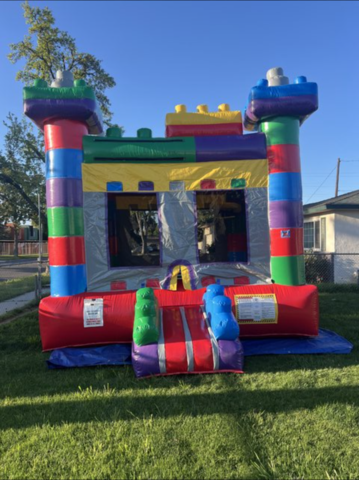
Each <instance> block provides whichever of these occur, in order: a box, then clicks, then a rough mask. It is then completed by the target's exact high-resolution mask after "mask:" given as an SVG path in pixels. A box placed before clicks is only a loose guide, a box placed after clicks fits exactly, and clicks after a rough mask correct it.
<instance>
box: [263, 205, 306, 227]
mask: <svg viewBox="0 0 359 480" xmlns="http://www.w3.org/2000/svg"><path fill="white" fill-rule="evenodd" d="M269 226H270V228H301V227H303V205H302V202H291V201H289V200H279V201H277V202H269Z"/></svg>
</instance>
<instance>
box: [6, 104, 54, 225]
mask: <svg viewBox="0 0 359 480" xmlns="http://www.w3.org/2000/svg"><path fill="white" fill-rule="evenodd" d="M4 124H5V126H6V127H7V132H6V134H5V138H4V151H3V152H2V153H0V192H1V196H0V200H1V202H2V204H1V205H0V207H1V210H2V216H3V217H4V216H5V217H6V216H7V220H9V219H11V217H13V216H14V213H11V212H13V207H12V206H11V203H12V202H15V203H16V208H17V210H16V212H17V214H16V218H18V219H19V221H22V220H29V219H31V220H32V221H33V222H34V223H39V219H38V201H37V196H38V193H40V198H41V205H42V209H41V222H42V224H43V225H44V226H45V228H46V225H47V217H46V211H45V206H44V205H45V175H44V161H45V155H44V153H43V151H44V148H43V136H42V134H41V133H40V132H37V134H36V135H35V133H34V129H33V126H32V124H30V123H29V122H27V121H26V120H25V119H24V118H23V119H22V120H19V119H18V118H17V117H16V116H15V115H13V114H11V113H10V114H9V115H8V116H7V120H6V121H5V122H4ZM3 203H4V205H3ZM6 212H7V213H6ZM20 212H21V213H20ZM24 215H27V217H26V218H23V216H24Z"/></svg>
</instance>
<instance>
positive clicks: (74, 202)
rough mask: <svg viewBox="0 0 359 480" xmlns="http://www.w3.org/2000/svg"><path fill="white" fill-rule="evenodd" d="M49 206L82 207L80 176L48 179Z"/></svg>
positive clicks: (47, 194)
mask: <svg viewBox="0 0 359 480" xmlns="http://www.w3.org/2000/svg"><path fill="white" fill-rule="evenodd" d="M46 205H47V207H49V208H50V207H82V205H83V198H82V180H81V179H80V178H50V179H48V180H46Z"/></svg>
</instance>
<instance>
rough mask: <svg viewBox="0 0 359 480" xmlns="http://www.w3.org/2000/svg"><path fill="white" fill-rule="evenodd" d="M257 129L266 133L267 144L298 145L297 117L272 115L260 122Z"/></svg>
mask: <svg viewBox="0 0 359 480" xmlns="http://www.w3.org/2000/svg"><path fill="white" fill-rule="evenodd" d="M259 131H260V132H263V133H265V134H266V137H267V146H268V147H270V146H271V145H299V119H298V118H294V117H273V118H271V119H270V120H268V121H267V122H261V124H260V126H259Z"/></svg>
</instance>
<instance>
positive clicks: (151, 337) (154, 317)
mask: <svg viewBox="0 0 359 480" xmlns="http://www.w3.org/2000/svg"><path fill="white" fill-rule="evenodd" d="M159 337H160V326H159V311H158V307H157V300H156V299H155V297H154V294H153V290H152V289H151V288H141V289H140V290H138V291H137V293H136V305H135V321H134V324H133V341H134V342H135V343H136V345H139V346H143V345H150V344H151V343H157V342H158V340H159Z"/></svg>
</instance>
